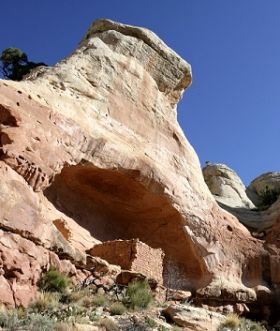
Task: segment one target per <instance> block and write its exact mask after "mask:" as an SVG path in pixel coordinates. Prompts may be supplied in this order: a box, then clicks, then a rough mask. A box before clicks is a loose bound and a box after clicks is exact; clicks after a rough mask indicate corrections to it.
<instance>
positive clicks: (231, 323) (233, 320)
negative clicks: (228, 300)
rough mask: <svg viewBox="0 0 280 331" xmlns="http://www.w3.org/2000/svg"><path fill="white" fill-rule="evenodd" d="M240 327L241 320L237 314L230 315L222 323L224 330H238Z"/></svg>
mask: <svg viewBox="0 0 280 331" xmlns="http://www.w3.org/2000/svg"><path fill="white" fill-rule="evenodd" d="M239 326H240V318H239V316H238V315H237V314H228V315H227V316H226V319H225V320H224V321H223V322H222V324H221V327H222V328H229V329H231V330H236V329H237V328H238V327H239Z"/></svg>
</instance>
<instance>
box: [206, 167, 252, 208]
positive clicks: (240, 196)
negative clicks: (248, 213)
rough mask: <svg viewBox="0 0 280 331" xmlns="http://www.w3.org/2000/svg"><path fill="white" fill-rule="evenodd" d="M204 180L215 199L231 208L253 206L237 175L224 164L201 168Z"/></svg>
mask: <svg viewBox="0 0 280 331" xmlns="http://www.w3.org/2000/svg"><path fill="white" fill-rule="evenodd" d="M202 172H203V176H204V180H205V182H206V184H207V186H208V187H209V190H210V192H211V193H212V194H213V195H214V197H215V199H216V200H217V201H218V202H220V203H221V204H224V205H226V206H229V207H232V208H254V207H255V206H254V204H253V203H252V201H251V200H250V199H249V198H248V196H247V194H246V192H245V186H244V184H243V183H242V181H241V179H240V178H239V177H238V175H237V174H236V173H235V171H233V170H232V169H230V168H229V167H228V166H226V165H225V164H221V163H219V164H208V165H206V166H205V167H204V168H203V169H202Z"/></svg>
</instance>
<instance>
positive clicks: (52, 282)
mask: <svg viewBox="0 0 280 331" xmlns="http://www.w3.org/2000/svg"><path fill="white" fill-rule="evenodd" d="M69 284H70V279H69V278H68V277H67V276H65V275H64V274H63V273H61V272H60V271H58V270H56V269H55V268H53V267H51V268H50V270H49V271H47V272H46V273H44V274H43V276H42V278H41V279H40V281H39V283H38V286H39V288H40V289H41V290H43V291H47V292H60V293H63V292H64V291H65V290H66V288H67V287H68V286H69Z"/></svg>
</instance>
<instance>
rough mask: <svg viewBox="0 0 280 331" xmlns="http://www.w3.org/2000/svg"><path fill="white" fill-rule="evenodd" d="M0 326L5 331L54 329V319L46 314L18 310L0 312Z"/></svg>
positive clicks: (51, 330)
mask: <svg viewBox="0 0 280 331" xmlns="http://www.w3.org/2000/svg"><path fill="white" fill-rule="evenodd" d="M0 326H1V327H2V328H4V330H5V331H19V330H20V331H38V330H40V331H53V330H54V324H53V321H52V320H51V319H50V318H49V317H47V316H44V315H41V314H37V313H31V314H30V313H29V314H25V315H21V314H19V312H18V310H11V311H6V312H1V313H0Z"/></svg>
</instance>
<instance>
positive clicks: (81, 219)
mask: <svg viewBox="0 0 280 331" xmlns="http://www.w3.org/2000/svg"><path fill="white" fill-rule="evenodd" d="M152 186H153V185H152ZM45 196H46V197H47V198H48V200H49V201H50V202H51V203H52V204H53V205H54V206H55V207H56V208H57V209H59V210H60V211H61V212H63V213H64V214H66V215H67V216H68V217H71V218H72V219H73V220H75V222H77V223H78V224H79V225H80V226H82V227H83V228H85V229H87V230H88V231H89V232H90V233H91V235H92V236H93V237H94V238H96V239H97V240H99V241H101V242H104V241H108V240H114V239H123V240H126V239H133V238H139V239H140V240H141V241H142V242H144V243H146V244H148V245H149V246H151V247H153V248H162V249H163V251H164V253H165V260H164V283H165V285H167V286H168V287H173V288H181V289H182V288H185V289H194V288H198V287H201V286H203V285H205V281H207V280H206V277H205V275H206V271H205V270H203V268H202V264H201V263H200V261H199V258H198V257H197V256H196V254H195V251H194V249H193V247H192V244H191V242H190V241H187V240H186V234H185V233H184V231H183V226H182V224H181V216H180V214H179V213H178V211H177V210H176V209H175V208H174V207H173V206H172V205H171V203H170V201H168V199H167V198H166V197H165V196H164V195H163V194H162V193H160V192H157V190H156V189H155V188H154V187H153V188H151V189H150V190H149V189H147V188H146V187H145V186H144V185H143V183H142V182H141V179H140V175H139V171H137V170H122V171H120V170H112V169H101V168H97V167H94V166H92V165H77V166H69V167H64V168H63V170H62V171H61V173H60V174H59V175H57V176H56V177H55V179H54V181H53V183H52V185H51V186H50V187H48V188H47V189H46V190H45Z"/></svg>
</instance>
